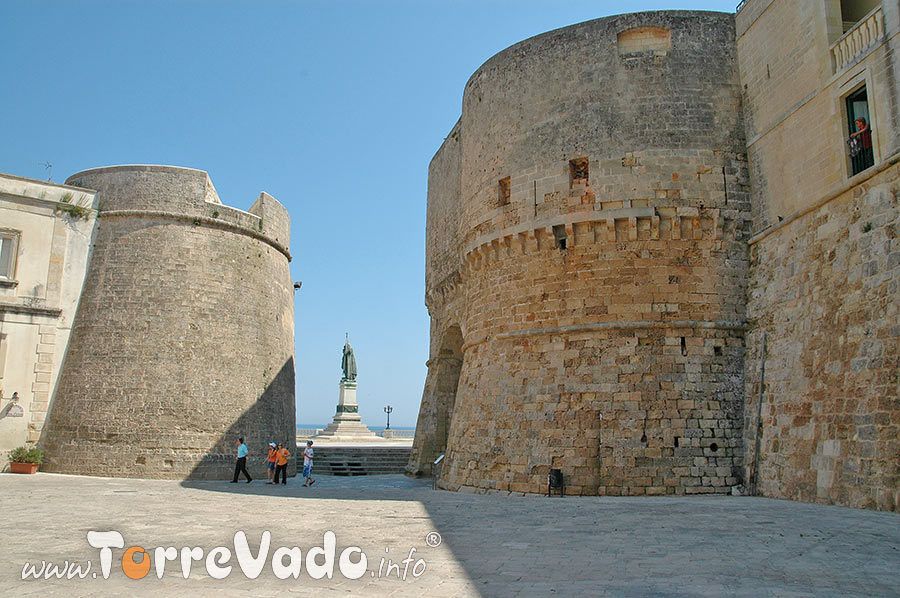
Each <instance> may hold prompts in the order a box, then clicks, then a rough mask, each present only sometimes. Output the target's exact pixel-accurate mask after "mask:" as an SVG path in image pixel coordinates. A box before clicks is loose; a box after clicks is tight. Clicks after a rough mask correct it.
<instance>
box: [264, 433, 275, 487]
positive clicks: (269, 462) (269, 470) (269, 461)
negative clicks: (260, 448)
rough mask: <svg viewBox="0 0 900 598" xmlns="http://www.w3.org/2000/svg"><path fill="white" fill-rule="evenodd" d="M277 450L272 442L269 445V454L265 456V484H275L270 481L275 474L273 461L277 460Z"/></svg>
mask: <svg viewBox="0 0 900 598" xmlns="http://www.w3.org/2000/svg"><path fill="white" fill-rule="evenodd" d="M277 455H278V449H277V448H276V447H275V443H274V442H270V443H269V454H268V455H267V456H266V484H275V483H277V482H273V481H272V474H274V473H275V461H276V460H277Z"/></svg>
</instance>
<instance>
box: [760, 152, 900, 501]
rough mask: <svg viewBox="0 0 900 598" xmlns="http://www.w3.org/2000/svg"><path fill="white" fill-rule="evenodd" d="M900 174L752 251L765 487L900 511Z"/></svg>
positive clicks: (779, 493)
mask: <svg viewBox="0 0 900 598" xmlns="http://www.w3.org/2000/svg"><path fill="white" fill-rule="evenodd" d="M898 231H900V165H897V164H895V165H894V166H892V167H891V168H889V169H887V170H885V171H884V172H882V173H881V174H879V175H877V176H875V177H873V178H871V179H869V180H868V181H867V182H865V183H863V184H861V185H859V186H857V187H855V188H854V189H852V190H848V191H847V192H845V193H843V194H842V195H840V196H839V197H837V198H835V199H834V200H832V201H830V202H828V203H827V204H826V205H824V206H822V207H821V208H820V209H818V210H815V211H812V212H810V213H808V214H806V215H805V216H803V217H801V218H798V219H796V220H794V221H793V222H791V223H790V224H788V225H786V226H783V227H781V228H780V229H778V230H777V231H775V232H773V233H771V234H769V235H767V236H765V237H764V238H762V239H760V240H759V241H757V242H755V243H754V244H753V245H752V253H751V264H752V268H751V273H752V277H751V283H750V301H749V305H748V315H749V317H750V318H751V321H752V323H753V326H752V328H751V330H750V331H749V335H748V338H747V345H748V352H749V359H748V361H747V390H746V392H747V397H748V401H747V406H746V407H747V422H748V424H749V425H748V427H747V431H746V436H747V439H746V443H745V445H746V446H747V447H748V456H749V457H752V456H753V455H752V452H751V450H752V447H753V442H754V438H755V433H756V420H757V418H756V413H757V396H758V393H759V369H760V362H759V358H760V353H761V345H762V341H761V337H762V333H763V332H766V336H767V341H766V344H767V351H766V373H765V387H764V392H763V411H762V437H761V447H760V462H759V487H760V490H761V491H762V492H763V493H764V494H765V495H766V496H776V497H781V498H791V499H794V500H806V501H817V502H827V503H837V504H843V505H849V506H855V507H866V508H878V509H886V510H897V509H898V507H900V398H898V389H900V325H898V322H900V247H898V243H897V233H898Z"/></svg>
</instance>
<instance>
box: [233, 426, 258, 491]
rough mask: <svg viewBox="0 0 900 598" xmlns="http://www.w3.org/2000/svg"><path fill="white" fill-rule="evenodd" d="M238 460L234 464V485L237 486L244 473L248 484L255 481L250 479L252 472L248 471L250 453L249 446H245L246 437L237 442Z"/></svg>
mask: <svg viewBox="0 0 900 598" xmlns="http://www.w3.org/2000/svg"><path fill="white" fill-rule="evenodd" d="M237 447H238V448H237V460H236V461H235V462H234V479H233V480H231V483H232V484H237V481H238V476H239V475H240V474H241V472H244V476H245V477H246V478H247V483H248V484H249V483H250V482H252V481H253V478H252V477H250V472H248V471H247V454H248V453H249V452H250V451H249V450H247V445H246V444H244V437H243V436H241V437H240V438H238V441H237Z"/></svg>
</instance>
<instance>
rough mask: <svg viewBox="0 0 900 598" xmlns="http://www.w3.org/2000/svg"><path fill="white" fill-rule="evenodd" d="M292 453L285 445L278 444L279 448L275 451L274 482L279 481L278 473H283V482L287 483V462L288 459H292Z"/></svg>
mask: <svg viewBox="0 0 900 598" xmlns="http://www.w3.org/2000/svg"><path fill="white" fill-rule="evenodd" d="M290 457H291V453H290V452H288V450H287V449H286V448H285V447H283V446H282V445H281V444H280V443H279V445H278V450H277V451H276V452H275V459H276V461H275V463H276V465H275V481H274V482H273V483H274V484H277V483H278V475H279V474H281V483H282V484H287V464H288V459H290Z"/></svg>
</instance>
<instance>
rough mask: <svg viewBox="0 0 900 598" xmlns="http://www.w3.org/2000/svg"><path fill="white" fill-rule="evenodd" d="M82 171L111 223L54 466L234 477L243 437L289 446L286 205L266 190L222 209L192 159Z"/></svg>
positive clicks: (259, 445)
mask: <svg viewBox="0 0 900 598" xmlns="http://www.w3.org/2000/svg"><path fill="white" fill-rule="evenodd" d="M69 182H70V183H72V184H77V185H79V186H84V187H88V188H92V189H96V190H97V196H98V199H99V201H100V205H101V218H100V224H99V226H98V229H97V233H96V239H95V247H94V252H93V256H92V259H91V263H90V266H89V269H88V274H87V279H86V282H85V287H84V291H83V294H82V298H81V304H80V306H79V309H78V315H77V317H76V319H75V325H74V328H73V331H72V337H71V342H70V347H69V350H68V354H67V357H66V360H65V364H64V367H63V372H62V375H61V377H60V384H59V387H58V389H57V393H56V396H55V398H54V401H53V404H52V405H51V409H50V418H49V422H48V424H47V426H46V427H45V428H44V431H43V436H42V439H41V440H42V444H43V446H44V447H45V449H46V450H47V453H48V457H49V463H48V464H46V465H45V466H44V469H45V470H48V471H56V472H65V473H77V474H88V475H110V476H123V477H146V478H154V477H169V478H183V477H219V478H225V477H227V476H230V475H231V472H232V469H233V466H234V452H235V447H234V444H235V441H236V439H237V437H238V436H240V435H242V436H245V437H246V438H247V442H248V446H249V447H250V449H251V454H252V455H255V456H257V457H258V456H260V455H262V454H264V450H265V446H266V443H267V442H269V441H276V442H277V441H281V442H291V441H292V440H293V438H294V435H295V430H294V426H295V409H294V366H293V333H294V322H293V288H292V287H293V285H292V281H291V277H290V272H289V270H288V262H289V259H290V258H289V254H288V250H287V243H288V239H289V230H288V226H289V220H288V216H287V212H286V211H285V210H284V208H283V207H282V206H281V205H280V204H278V203H277V202H276V201H275V200H274V199H272V198H271V197H269V196H268V195H265V194H262V195H261V196H260V198H259V200H258V201H257V202H256V203H255V204H254V206H253V207H252V208H251V212H243V211H241V210H236V209H234V208H230V207H228V206H225V205H222V204H221V203H220V202H219V200H218V197H217V195H216V193H215V190H214V189H213V187H212V185H211V183H210V182H209V178H208V176H207V175H206V173H205V172H202V171H198V170H191V169H185V168H174V167H165V166H120V167H110V168H102V169H96V170H89V171H85V172H82V173H79V174H76V175H74V176H73V177H71V178H70V179H69ZM289 470H291V471H293V468H290V467H289ZM260 471H261V470H260Z"/></svg>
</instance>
